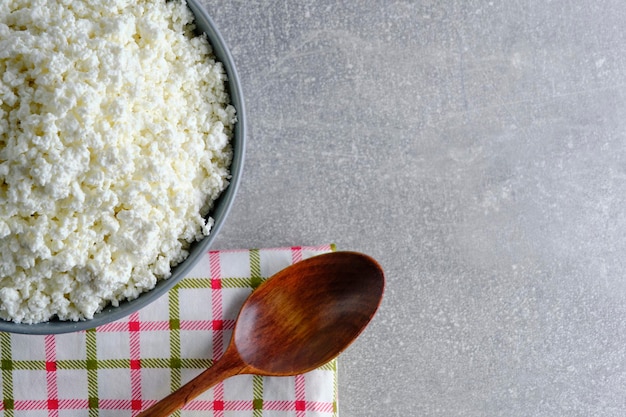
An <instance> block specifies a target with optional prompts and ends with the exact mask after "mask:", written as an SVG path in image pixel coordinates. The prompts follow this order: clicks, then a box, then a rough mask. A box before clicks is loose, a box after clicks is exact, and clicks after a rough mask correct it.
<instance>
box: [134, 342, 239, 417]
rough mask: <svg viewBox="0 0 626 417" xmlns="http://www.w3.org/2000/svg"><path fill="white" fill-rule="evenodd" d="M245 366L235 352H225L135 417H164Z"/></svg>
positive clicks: (237, 372)
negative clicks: (211, 363)
mask: <svg viewBox="0 0 626 417" xmlns="http://www.w3.org/2000/svg"><path fill="white" fill-rule="evenodd" d="M244 368H245V365H244V364H243V363H242V362H241V359H240V358H239V355H238V354H237V352H235V351H231V350H227V351H226V353H224V356H223V357H222V358H221V359H219V360H218V361H216V362H215V363H214V364H213V366H212V367H210V368H209V369H207V370H206V371H203V372H202V373H201V374H200V375H198V376H197V377H195V378H194V379H192V380H191V381H189V382H188V383H186V384H185V385H183V386H182V387H180V388H179V389H178V390H176V391H174V392H173V393H171V394H170V395H168V396H167V397H165V398H163V399H162V400H160V401H159V402H157V403H156V404H154V405H153V406H152V407H150V408H148V409H147V410H144V411H142V412H141V413H139V415H137V417H165V416H169V415H170V414H172V413H173V412H174V411H176V410H178V409H179V408H180V407H183V406H184V405H185V404H187V403H188V402H189V401H191V400H193V399H194V398H196V397H197V396H198V395H200V394H202V393H203V392H204V391H206V390H208V389H209V388H211V387H212V386H213V385H215V384H217V383H218V382H221V381H223V380H225V379H226V378H229V377H231V376H234V375H237V374H239V373H241V371H242V370H243V369H244Z"/></svg>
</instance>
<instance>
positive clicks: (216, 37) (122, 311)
mask: <svg viewBox="0 0 626 417" xmlns="http://www.w3.org/2000/svg"><path fill="white" fill-rule="evenodd" d="M187 5H188V6H189V8H190V9H191V11H192V12H193V13H194V15H195V18H196V25H197V27H198V29H199V30H200V31H202V32H204V33H206V34H207V37H208V39H209V42H210V43H211V46H212V47H213V53H214V54H215V56H216V57H217V59H218V60H219V61H221V62H222V63H223V64H224V68H225V70H226V73H227V75H228V91H229V93H230V99H231V103H232V105H233V106H234V107H235V109H237V119H238V122H237V124H236V125H235V131H234V136H233V140H232V145H233V162H232V165H231V175H232V178H231V181H230V185H229V186H228V188H227V189H226V190H225V191H224V192H223V193H222V195H221V196H220V197H219V199H218V200H217V201H216V202H215V206H214V208H213V210H212V212H211V216H212V217H213V218H214V219H215V225H214V226H213V228H212V231H211V234H210V235H209V236H207V237H206V238H204V239H203V240H201V241H200V242H197V243H195V244H193V245H192V247H191V248H190V253H189V257H188V258H187V259H186V260H185V261H184V262H183V263H181V264H179V265H178V266H176V267H174V268H173V269H172V276H171V277H170V278H169V279H166V280H161V281H159V282H158V283H157V285H156V287H155V288H154V289H152V290H150V291H148V292H145V293H143V294H141V295H140V296H139V297H138V298H136V299H134V300H132V301H125V302H121V303H120V305H119V306H118V307H112V306H110V307H106V308H105V309H104V310H102V311H101V312H100V313H97V314H96V315H94V318H93V319H91V320H85V321H78V322H73V321H60V320H56V319H55V320H51V321H49V322H46V323H37V324H17V323H13V322H9V321H4V320H1V319H0V331H2V332H11V333H21V334H32V335H43V334H60V333H70V332H75V331H79V330H87V329H91V328H94V327H97V326H101V325H103V324H106V323H110V322H112V321H115V320H119V319H121V318H123V317H126V316H127V315H129V314H131V313H134V312H135V311H137V310H139V309H141V308H143V307H145V306H146V305H148V304H150V303H151V302H153V301H154V300H156V299H157V298H159V297H161V296H162V295H164V294H165V293H167V292H168V291H169V290H170V289H171V288H172V287H173V286H174V285H176V284H177V283H178V282H179V281H180V280H181V279H183V278H184V277H185V275H187V273H188V272H189V271H190V270H191V268H192V267H193V266H194V265H195V264H196V263H197V261H198V260H199V259H200V258H201V257H202V255H203V254H205V253H206V251H207V250H208V249H209V247H210V246H211V244H212V243H213V241H214V240H215V237H216V236H217V234H218V232H219V231H220V229H221V228H222V225H223V224H224V222H225V221H226V216H227V215H228V212H229V211H230V208H231V206H232V204H233V201H234V199H235V194H236V193H237V189H238V188H239V182H240V179H241V173H242V170H243V159H244V153H245V130H246V120H245V109H244V103H243V95H242V92H241V85H240V84H239V77H238V76H237V71H236V69H235V64H234V61H233V58H232V56H231V55H230V52H229V51H228V48H227V47H226V44H225V43H224V39H223V38H222V36H221V35H220V33H219V32H218V30H217V28H216V26H215V23H213V20H211V18H210V17H209V15H208V14H207V12H206V11H205V10H204V8H203V7H202V6H200V5H199V4H198V2H197V0H187Z"/></svg>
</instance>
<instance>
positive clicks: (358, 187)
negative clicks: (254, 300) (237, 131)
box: [203, 0, 626, 417]
mask: <svg viewBox="0 0 626 417" xmlns="http://www.w3.org/2000/svg"><path fill="white" fill-rule="evenodd" d="M203 3H204V4H205V6H206V7H207V10H208V11H209V13H210V14H211V16H212V17H213V19H214V20H215V22H216V24H217V26H218V28H219V29H220V31H221V33H222V35H223V36H224V38H225V40H226V42H227V43H228V45H229V47H230V49H231V52H232V54H233V56H234V58H235V61H236V63H237V66H238V70H239V72H240V75H241V79H242V85H243V88H244V92H245V97H246V104H247V109H248V121H249V125H248V128H249V137H248V139H249V144H248V148H247V161H246V167H245V175H244V177H243V182H242V185H241V189H240V192H239V195H238V198H237V201H236V204H235V207H234V209H233V211H232V212H231V215H230V217H229V219H228V221H227V223H226V225H225V226H224V228H223V229H222V231H221V233H220V235H219V237H218V239H217V240H216V243H215V246H214V247H215V248H219V249H222V248H240V247H243V248H247V247H271V246H284V245H293V244H321V243H328V242H335V243H336V244H337V246H338V247H339V248H340V249H349V250H358V251H362V252H365V253H368V254H370V255H372V256H374V257H375V258H377V259H378V260H379V261H380V262H381V264H382V265H383V267H384V268H385V270H386V273H387V278H388V286H387V292H386V298H385V300H384V303H383V305H382V308H381V310H380V313H379V315H378V316H377V317H376V319H375V321H374V323H373V324H372V326H371V327H370V328H368V330H367V331H366V332H365V333H364V334H363V336H362V337H361V338H360V339H359V340H358V341H357V342H356V343H355V344H354V345H353V346H351V347H350V348H349V349H348V351H346V352H345V353H344V354H343V355H342V356H341V358H340V366H339V372H340V374H339V378H340V384H339V395H340V408H339V411H340V417H369V416H371V417H379V416H427V417H434V416H441V417H444V416H506V417H516V416H592V415H593V416H623V415H626V256H625V255H626V210H625V208H626V6H625V5H624V3H623V2H622V1H620V0H606V1H599V2H589V1H582V0H568V1H565V0H553V1H545V0H542V1H535V0H531V1H487V0H484V1H479V0H451V1H435V0H424V1H388V0H379V1H374V0H367V1H330V0H315V1H299V0H298V1H284V2H283V1H268V0H257V1H254V0H252V1H250V0H245V1H244V0H203Z"/></svg>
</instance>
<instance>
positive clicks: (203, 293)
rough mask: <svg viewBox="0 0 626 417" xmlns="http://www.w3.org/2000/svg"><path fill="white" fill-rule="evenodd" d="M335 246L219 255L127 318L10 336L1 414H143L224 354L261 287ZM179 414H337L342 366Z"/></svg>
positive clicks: (260, 382) (217, 393)
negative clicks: (243, 309)
mask: <svg viewBox="0 0 626 417" xmlns="http://www.w3.org/2000/svg"><path fill="white" fill-rule="evenodd" d="M333 249H334V248H333V247H332V246H320V247H293V248H280V249H262V250H236V251H212V252H209V253H208V254H207V255H206V256H205V257H204V258H202V259H201V261H200V262H199V263H198V265H197V266H196V267H195V268H194V269H193V270H192V271H191V272H190V273H189V275H188V276H187V277H186V278H185V279H183V280H182V281H181V282H180V283H179V284H178V285H177V286H176V287H174V288H173V289H172V290H170V291H169V292H168V293H167V295H164V296H163V297H161V298H159V299H158V300H157V301H155V302H154V303H152V304H150V305H149V306H148V307H146V308H144V309H142V310H141V311H139V312H137V313H134V314H131V315H130V316H129V317H127V318H126V319H123V320H120V321H117V322H113V323H110V324H107V325H104V326H101V327H98V328H96V329H92V330H88V331H83V332H76V333H70V334H63V335H56V336H54V335H51V336H25V335H13V334H9V333H0V354H1V368H2V373H1V381H0V387H1V390H2V399H3V401H2V404H1V405H2V407H1V410H0V415H2V416H28V417H31V416H32V417H34V416H54V417H56V416H59V417H64V416H87V417H92V416H93V417H95V416H134V415H136V414H138V413H139V411H140V410H143V409H146V408H147V407H149V406H150V405H152V404H154V403H155V402H156V401H157V400H159V399H161V398H163V397H165V396H166V395H168V394H169V393H170V392H172V391H174V390H176V389H177V388H179V387H180V386H181V385H182V384H184V383H185V382H187V381H189V380H190V379H192V378H193V377H195V376H196V375H197V374H199V373H200V372H201V371H202V370H204V369H206V368H208V367H210V366H211V365H212V364H213V362H214V360H216V359H218V358H220V357H221V355H222V354H223V353H224V351H225V349H226V347H227V345H228V343H229V341H230V336H231V333H232V330H233V328H234V324H235V318H236V317H237V314H238V312H239V309H240V307H241V305H242V304H243V302H244V300H245V299H246V297H247V296H248V295H249V294H250V293H251V291H252V289H253V288H255V287H256V286H258V285H259V284H260V283H261V282H262V281H263V280H264V279H265V278H267V277H269V276H270V275H272V274H274V273H275V272H278V271H279V270H281V269H282V268H284V267H286V266H288V265H290V264H291V263H294V262H297V261H299V260H301V259H304V258H308V257H311V256H314V255H317V254H321V253H324V252H329V251H332V250H333ZM174 415H180V416H198V417H199V416H224V417H243V416H250V417H257V416H258V417H261V416H263V417H270V416H274V417H288V416H295V417H331V416H332V417H336V415H337V374H336V362H335V361H333V362H331V363H329V364H327V365H325V366H323V367H322V368H320V369H317V370H314V371H312V372H309V373H307V374H304V375H299V376H296V377H260V376H252V375H238V376H235V377H232V378H230V379H227V380H226V381H224V382H222V383H220V384H218V385H216V386H215V387H213V388H212V389H211V390H209V391H207V392H206V393H204V394H202V395H201V396H200V397H198V398H196V399H195V400H193V401H192V402H190V403H189V404H187V406H186V407H185V408H184V409H183V410H180V411H178V412H177V414H174Z"/></svg>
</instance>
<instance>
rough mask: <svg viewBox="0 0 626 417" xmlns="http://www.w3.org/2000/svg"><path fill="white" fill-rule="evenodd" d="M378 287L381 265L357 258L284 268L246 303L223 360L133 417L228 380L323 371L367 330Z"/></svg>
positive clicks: (339, 255)
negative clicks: (240, 375)
mask: <svg viewBox="0 0 626 417" xmlns="http://www.w3.org/2000/svg"><path fill="white" fill-rule="evenodd" d="M384 285H385V278H384V274H383V271H382V269H381V267H380V265H378V263H377V262H376V261H375V260H374V259H372V258H371V257H369V256H367V255H364V254H361V253H357V252H332V253H327V254H324V255H318V256H315V257H313V258H309V259H306V260H303V261H301V262H298V263H295V264H293V265H291V266H289V267H287V268H285V269H283V270H282V271H280V272H278V273H277V274H275V275H273V276H272V277H270V278H269V279H268V280H267V281H265V282H264V283H263V284H261V285H260V286H259V287H258V288H257V289H256V290H255V291H254V292H253V293H252V294H251V295H250V297H248V299H247V300H246V301H245V303H244V305H243V307H242V308H241V310H240V312H239V316H238V317H237V321H236V324H235V330H234V332H233V336H232V339H231V342H230V345H229V347H228V348H227V349H226V352H225V353H224V355H223V356H222V357H221V358H220V359H219V360H217V361H216V362H215V363H214V364H213V366H212V367H211V368H209V369H207V370H206V371H204V372H202V373H201V374H200V375H198V376H197V377H196V378H195V379H193V380H191V381H190V382H189V383H187V384H186V385H184V386H183V387H181V388H180V389H179V390H178V391H175V392H173V393H172V394H170V395H169V396H167V397H166V398H164V399H163V400H161V401H159V402H158V403H156V404H155V405H153V406H152V407H150V408H149V409H147V410H145V411H144V412H142V413H141V414H139V417H145V416H153V417H156V416H166V415H169V414H170V413H172V412H173V411H175V410H176V409H178V408H180V407H182V406H184V405H185V404H187V403H188V402H189V401H191V400H192V399H193V398H195V397H196V396H198V395H199V394H201V393H202V392H204V391H205V390H207V389H209V388H210V387H212V386H213V385H215V384H217V383H218V382H220V381H222V380H224V379H226V378H228V377H231V376H234V375H238V374H256V375H264V376H291V375H298V374H302V373H305V372H308V371H311V370H313V369H315V368H318V367H320V366H322V365H324V364H325V363H327V362H329V361H330V360H332V359H334V358H335V357H337V355H339V354H340V353H341V352H342V351H343V350H345V349H346V348H347V347H348V346H349V345H350V344H351V343H352V342H353V341H354V340H355V339H356V338H357V337H358V336H359V334H361V332H362V331H363V330H364V329H365V327H366V326H367V324H368V323H369V322H370V321H371V319H372V317H373V316H374V314H375V313H376V310H377V309H378V307H379V305H380V302H381V300H382V295H383V290H384Z"/></svg>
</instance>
